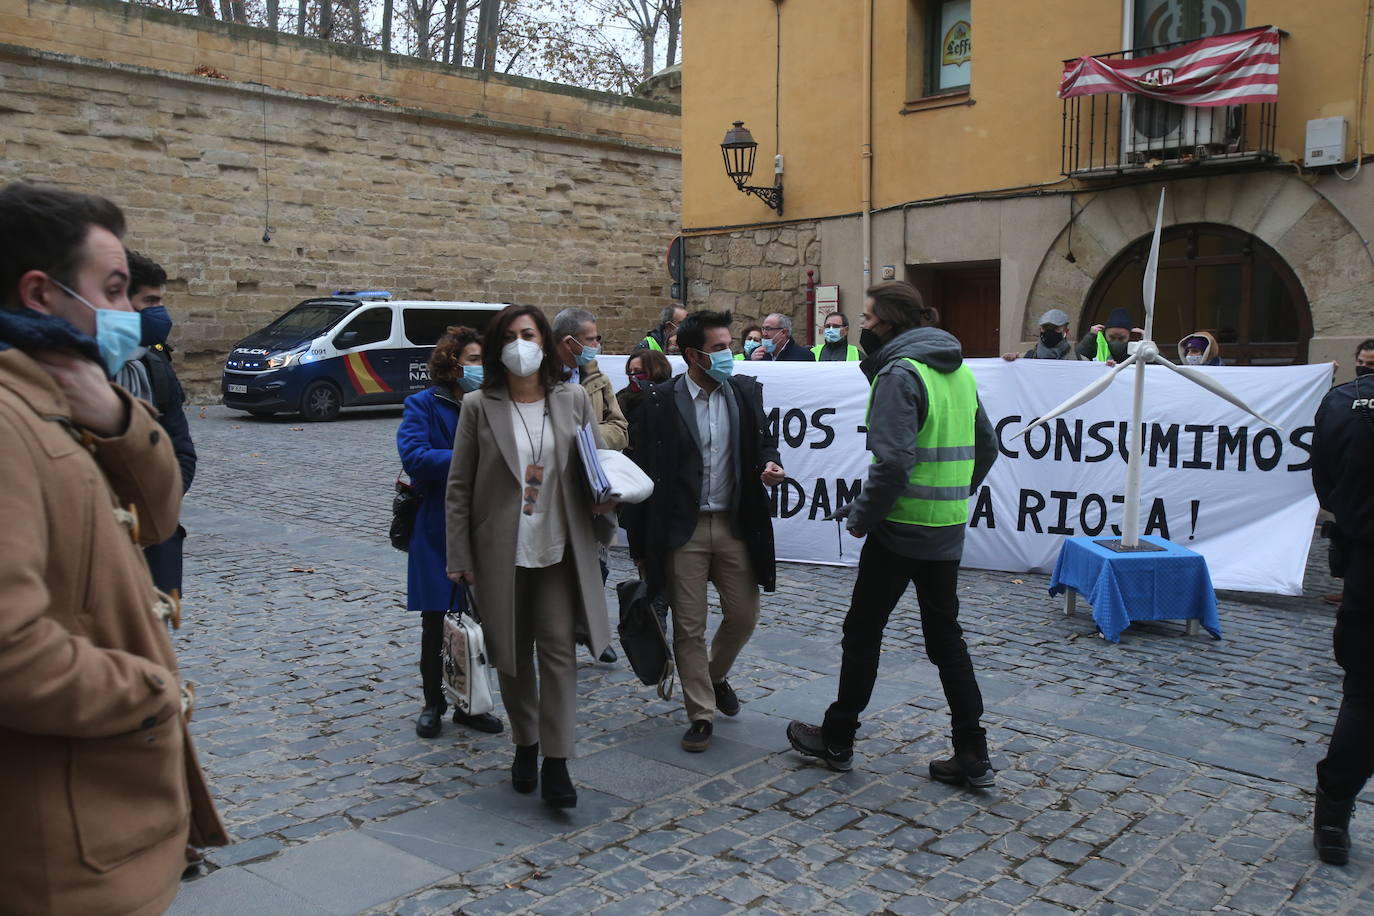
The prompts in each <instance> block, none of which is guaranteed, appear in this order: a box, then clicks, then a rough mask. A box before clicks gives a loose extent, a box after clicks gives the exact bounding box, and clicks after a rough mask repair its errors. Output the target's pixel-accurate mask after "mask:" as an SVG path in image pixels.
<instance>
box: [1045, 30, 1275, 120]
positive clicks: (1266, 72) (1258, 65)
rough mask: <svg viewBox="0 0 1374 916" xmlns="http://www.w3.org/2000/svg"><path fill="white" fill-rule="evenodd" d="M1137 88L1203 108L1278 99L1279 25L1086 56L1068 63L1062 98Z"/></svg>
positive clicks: (1139, 91) (1062, 80)
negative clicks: (1106, 56) (1141, 53)
mask: <svg viewBox="0 0 1374 916" xmlns="http://www.w3.org/2000/svg"><path fill="white" fill-rule="evenodd" d="M1108 92H1131V93H1134V94H1136V95H1145V96H1149V97H1150V98H1152V99H1160V100H1161V101H1165V102H1174V103H1176V104H1179V105H1194V106H1198V107H1204V108H1205V107H1213V106H1218V105H1243V104H1246V103H1247V102H1277V101H1278V98H1279V30H1278V29H1276V28H1274V27H1273V26H1261V27H1260V28H1257V29H1246V30H1245V31H1243V32H1230V33H1228V34H1226V35H1214V36H1212V37H1211V38H1203V39H1201V40H1199V41H1193V42H1189V43H1188V44H1185V45H1179V46H1178V47H1177V48H1171V49H1170V50H1168V51H1161V52H1160V53H1158V54H1151V55H1150V56H1149V57H1135V58H1128V59H1121V60H1115V59H1113V60H1103V59H1101V58H1097V57H1080V58H1078V60H1074V61H1069V62H1068V63H1066V64H1065V65H1064V75H1063V77H1061V78H1060V80H1059V97H1060V98H1061V99H1067V98H1071V97H1073V96H1077V95H1094V94H1100V93H1108Z"/></svg>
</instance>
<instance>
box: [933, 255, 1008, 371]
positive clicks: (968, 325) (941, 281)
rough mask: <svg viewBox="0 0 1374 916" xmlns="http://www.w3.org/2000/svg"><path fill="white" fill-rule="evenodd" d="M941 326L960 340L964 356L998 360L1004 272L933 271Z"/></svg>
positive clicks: (985, 269) (980, 269) (997, 269)
mask: <svg viewBox="0 0 1374 916" xmlns="http://www.w3.org/2000/svg"><path fill="white" fill-rule="evenodd" d="M933 274H934V276H933V277H932V279H933V280H934V283H933V284H932V286H933V288H934V292H935V295H934V297H933V298H934V300H935V301H934V302H932V303H931V304H932V305H934V306H935V307H936V308H937V309H939V310H940V326H941V327H942V328H944V329H945V330H946V331H949V332H950V333H951V334H953V335H954V336H955V337H957V338H959V343H960V344H962V345H963V348H964V355H965V356H969V357H974V356H997V355H998V354H999V353H1000V352H1001V351H1000V349H999V339H998V332H999V330H1000V324H1001V315H1002V299H1001V290H1002V269H1001V268H1000V267H971V268H956V269H952V270H937V271H933Z"/></svg>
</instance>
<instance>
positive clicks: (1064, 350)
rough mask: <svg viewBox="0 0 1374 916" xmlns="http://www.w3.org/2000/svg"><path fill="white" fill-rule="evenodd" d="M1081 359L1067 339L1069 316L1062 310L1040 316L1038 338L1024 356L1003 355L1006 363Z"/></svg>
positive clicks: (1051, 311) (1050, 311)
mask: <svg viewBox="0 0 1374 916" xmlns="http://www.w3.org/2000/svg"><path fill="white" fill-rule="evenodd" d="M1022 356H1024V357H1025V358H1026V359H1082V358H1083V357H1081V356H1079V355H1078V351H1077V350H1076V349H1074V345H1073V341H1072V340H1070V339H1069V314H1068V312H1066V311H1064V310H1063V309H1050V310H1049V311H1048V312H1046V313H1045V314H1043V315H1041V316H1040V338H1039V339H1038V340H1037V341H1036V342H1035V346H1033V347H1031V348H1030V349H1029V350H1027V351H1026V352H1025V353H1024V354H1022V353H1003V354H1002V358H1003V359H1005V360H1006V361H1007V362H1011V361H1012V360H1016V359H1021V358H1022Z"/></svg>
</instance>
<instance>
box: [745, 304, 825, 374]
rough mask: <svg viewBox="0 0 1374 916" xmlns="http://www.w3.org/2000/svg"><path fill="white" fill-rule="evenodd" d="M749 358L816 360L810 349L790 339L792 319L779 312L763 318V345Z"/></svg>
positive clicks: (805, 361) (792, 360)
mask: <svg viewBox="0 0 1374 916" xmlns="http://www.w3.org/2000/svg"><path fill="white" fill-rule="evenodd" d="M749 358H750V359H759V360H773V361H775V362H783V363H786V362H800V363H810V362H815V360H816V357H814V356H812V355H811V351H810V350H808V349H806V348H805V347H803V346H802V345H801V344H799V343H797V342H796V341H795V340H793V339H792V319H791V318H789V317H788V316H786V315H783V314H781V313H780V312H774V313H773V314H771V315H769V316H768V317H767V318H764V319H763V346H762V347H759V349H757V350H755V351H754V352H753V354H752V355H751V356H750V357H749Z"/></svg>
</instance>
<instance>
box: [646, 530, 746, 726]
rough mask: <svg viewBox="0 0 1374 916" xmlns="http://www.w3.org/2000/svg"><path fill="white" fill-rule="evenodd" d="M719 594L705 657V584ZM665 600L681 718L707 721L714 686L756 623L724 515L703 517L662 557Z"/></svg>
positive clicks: (740, 551)
mask: <svg viewBox="0 0 1374 916" xmlns="http://www.w3.org/2000/svg"><path fill="white" fill-rule="evenodd" d="M708 581H709V582H711V583H713V584H714V585H715V586H716V591H717V592H718V593H719V594H720V610H721V615H722V617H723V618H724V619H723V620H722V621H721V624H720V626H719V627H717V628H716V635H715V637H714V638H713V639H712V640H711V652H710V655H709V658H708V655H707V652H706V583H707V582H708ZM668 599H669V601H671V602H672V606H673V655H674V656H675V657H676V659H677V676H678V680H679V681H681V682H682V699H683V701H684V704H685V706H686V707H687V718H688V719H690V720H692V721H693V722H695V721H696V720H698V719H705V720H707V721H711V720H713V719H714V718H715V715H716V694H715V691H714V690H713V689H712V686H711V685H712V684H718V683H720V682H721V681H723V680H725V678H726V677H727V676H728V675H729V674H730V668H731V666H732V665H734V663H735V659H736V658H737V657H738V656H739V653H740V650H741V649H743V648H744V644H745V643H747V642H748V641H749V637H750V636H751V635H753V632H754V625H755V624H757V623H758V620H759V589H758V585H757V583H756V582H755V580H754V568H753V564H752V563H750V562H749V550H748V548H747V547H746V546H745V544H744V542H743V541H741V540H740V539H739V538H737V537H735V536H734V535H732V534H731V533H730V517H729V515H728V514H727V513H724V512H703V513H701V514H700V516H698V518H697V527H696V530H695V531H693V532H692V537H691V538H690V539H689V540H688V541H687V543H686V544H683V545H682V546H681V547H679V548H678V549H677V550H674V551H673V552H672V553H671V554H669V555H668Z"/></svg>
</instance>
